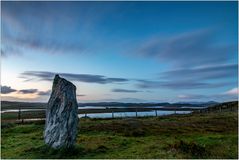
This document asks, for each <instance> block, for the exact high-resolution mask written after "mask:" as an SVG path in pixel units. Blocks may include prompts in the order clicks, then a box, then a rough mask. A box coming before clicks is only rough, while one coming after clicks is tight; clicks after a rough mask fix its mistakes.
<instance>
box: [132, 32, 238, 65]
mask: <svg viewBox="0 0 239 160" xmlns="http://www.w3.org/2000/svg"><path fill="white" fill-rule="evenodd" d="M215 37H216V33H215V32H213V31H212V30H209V29H204V30H196V31H192V32H186V33H183V34H179V35H175V36H172V37H166V38H164V39H163V38H158V37H157V38H152V39H149V40H145V42H144V43H143V44H140V45H139V46H140V47H138V48H137V49H135V51H134V52H135V53H136V54H139V55H141V56H144V57H151V58H156V59H158V60H159V61H160V62H166V63H167V62H168V63H169V62H170V64H173V65H175V66H180V67H192V66H194V67H195V66H201V65H212V64H222V63H225V62H228V61H230V60H233V58H235V57H236V54H237V45H236V44H217V42H216V40H215Z"/></svg>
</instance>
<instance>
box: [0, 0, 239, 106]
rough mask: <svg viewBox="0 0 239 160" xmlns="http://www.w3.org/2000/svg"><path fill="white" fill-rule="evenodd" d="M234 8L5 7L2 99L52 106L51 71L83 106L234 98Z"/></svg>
mask: <svg viewBox="0 0 239 160" xmlns="http://www.w3.org/2000/svg"><path fill="white" fill-rule="evenodd" d="M237 16H238V4H237V2H236V1H234V2H206V1H205V2H160V1H159V2H54V1H53V2H47V1H45V2H27V1H25V2H1V99H2V100H8V101H26V102H47V101H48V99H49V96H50V94H51V88H52V80H53V78H54V75H55V74H59V75H60V76H61V77H63V78H66V79H67V80H69V81H72V82H73V83H74V84H75V85H76V87H77V91H76V92H77V100H78V102H99V101H118V102H189V101H190V102H191V101H197V102H205V101H220V102H222V101H231V100H236V99H237V96H238V78H237V77H238V30H237V28H238V17H237Z"/></svg>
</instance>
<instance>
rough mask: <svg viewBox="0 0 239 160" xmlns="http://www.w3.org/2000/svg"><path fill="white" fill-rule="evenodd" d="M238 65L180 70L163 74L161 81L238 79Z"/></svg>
mask: <svg viewBox="0 0 239 160" xmlns="http://www.w3.org/2000/svg"><path fill="white" fill-rule="evenodd" d="M237 71H238V64H227V65H217V66H208V67H199V68H191V69H190V68H189V69H178V70H171V71H167V72H163V73H161V74H160V78H161V79H177V80H181V79H183V80H188V79H190V80H197V81H198V80H218V79H224V78H237Z"/></svg>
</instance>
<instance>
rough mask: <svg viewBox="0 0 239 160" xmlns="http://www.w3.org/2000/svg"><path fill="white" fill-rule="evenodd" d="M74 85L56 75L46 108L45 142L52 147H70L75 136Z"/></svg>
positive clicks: (76, 107)
mask: <svg viewBox="0 0 239 160" xmlns="http://www.w3.org/2000/svg"><path fill="white" fill-rule="evenodd" d="M77 112H78V105H77V100H76V87H75V85H73V84H72V83H71V82H69V81H67V80H65V79H64V78H61V77H59V75H56V76H55V78H54V82H53V87H52V93H51V97H50V99H49V101H48V104H47V109H46V123H45V131H44V140H45V143H46V144H48V145H49V146H51V147H53V148H61V147H68V148H69V147H71V146H73V145H74V143H75V141H76V136H77V126H78V114H77Z"/></svg>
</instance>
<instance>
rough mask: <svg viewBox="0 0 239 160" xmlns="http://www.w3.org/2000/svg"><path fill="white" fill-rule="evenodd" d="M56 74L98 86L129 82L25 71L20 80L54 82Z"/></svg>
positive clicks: (121, 79) (106, 78) (97, 76)
mask: <svg viewBox="0 0 239 160" xmlns="http://www.w3.org/2000/svg"><path fill="white" fill-rule="evenodd" d="M55 74H59V75H61V76H62V77H64V78H67V79H69V80H71V81H78V82H85V83H97V84H109V83H118V84H120V83H123V82H127V81H129V79H125V78H111V77H106V76H103V75H93V74H73V73H56V72H46V71H25V72H23V73H21V75H20V78H23V79H24V80H25V81H33V80H37V81H52V79H53V77H54V75H55Z"/></svg>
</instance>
